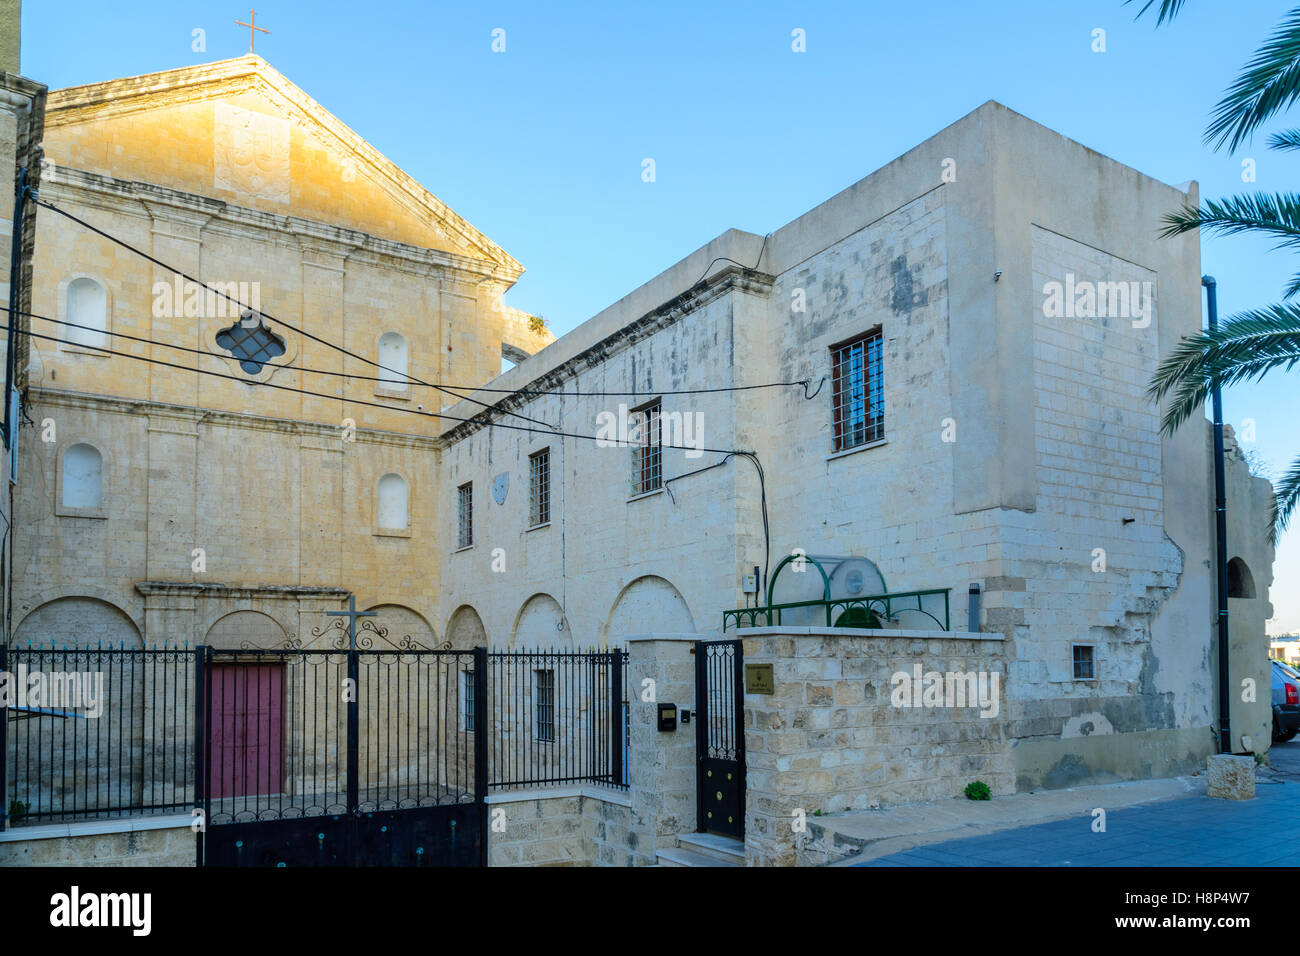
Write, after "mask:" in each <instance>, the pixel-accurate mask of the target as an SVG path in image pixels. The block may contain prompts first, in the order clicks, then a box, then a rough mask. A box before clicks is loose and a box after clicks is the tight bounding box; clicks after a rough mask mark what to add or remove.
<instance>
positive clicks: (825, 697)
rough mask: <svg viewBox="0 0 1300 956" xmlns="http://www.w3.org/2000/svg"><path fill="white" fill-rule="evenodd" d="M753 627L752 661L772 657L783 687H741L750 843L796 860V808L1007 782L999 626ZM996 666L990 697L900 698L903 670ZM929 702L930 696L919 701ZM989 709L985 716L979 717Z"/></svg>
mask: <svg viewBox="0 0 1300 956" xmlns="http://www.w3.org/2000/svg"><path fill="white" fill-rule="evenodd" d="M794 631H795V629H790V628H787V629H784V630H782V629H779V628H755V629H751V630H745V631H742V632H740V633H741V634H742V635H743V637H744V642H745V647H744V650H745V664H746V666H748V665H750V664H757V663H770V664H771V665H772V668H773V678H774V682H775V693H773V694H770V695H764V694H750V693H746V694H745V747H746V761H747V768H748V786H747V792H746V812H745V850H746V857H747V861H748V863H749V864H750V865H752V866H771V865H793V864H794V863H795V842H796V836H798V834H797V833H796V831H795V827H794V826H793V824H794V822H795V820H796V811H798V810H803V811H804V814H805V815H807V816H809V817H811V816H812V815H813V814H814V813H815V812H816V811H818V810H821V811H823V812H835V811H843V810H862V809H867V808H871V807H879V806H885V805H889V804H898V803H904V802H910V801H919V800H936V799H943V798H947V797H954V796H958V795H960V794H961V793H962V792H963V790H964V789H965V786H966V784H968V783H971V782H972V781H975V780H982V781H983V782H984V783H986V784H988V786H989V787H990V789H991V790H992V791H993V792H994V793H995V794H997V793H1004V794H1005V793H1011V792H1013V790H1014V784H1015V777H1014V774H1013V773H1012V770H1011V759H1010V754H1009V748H1008V740H1007V736H1006V730H1005V722H1004V718H1003V714H1002V710H1001V708H1002V704H1003V695H1002V686H1001V685H1002V682H1003V681H1004V680H1005V675H1006V661H1005V656H1004V648H1003V642H1002V638H1001V635H992V634H979V635H975V636H972V635H970V634H969V633H967V632H962V633H961V634H960V636H955V635H953V634H951V633H945V632H939V631H935V632H921V631H898V632H894V633H892V634H891V633H889V632H888V631H866V632H863V631H850V630H844V629H838V630H837V629H832V628H804V629H799V631H798V633H794ZM916 665H920V667H921V671H922V674H923V675H924V674H926V673H928V672H939V673H941V674H946V673H949V672H952V673H954V674H955V673H959V672H960V673H971V672H973V673H977V674H983V675H985V677H986V678H987V679H988V681H989V683H988V685H987V686H988V687H989V688H990V690H991V689H992V688H993V687H994V684H993V683H992V681H993V678H994V676H996V678H997V685H996V687H997V693H996V695H991V697H990V699H989V700H988V701H986V702H982V703H986V704H987V706H986V707H984V708H983V709H981V707H978V706H970V707H960V706H951V703H952V701H951V700H950V701H948V702H946V703H943V704H941V705H940V706H897V705H896V703H895V698H894V690H895V686H896V685H895V684H894V682H892V680H891V678H892V677H893V675H895V674H896V673H898V672H903V673H906V674H907V675H909V677H910V676H912V675H914V673H915V672H914V667H915V666H916ZM922 703H923V704H924V699H923V701H922ZM983 713H987V716H982V714H983Z"/></svg>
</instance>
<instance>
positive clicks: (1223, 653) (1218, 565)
mask: <svg viewBox="0 0 1300 956" xmlns="http://www.w3.org/2000/svg"><path fill="white" fill-rule="evenodd" d="M1201 285H1203V286H1205V302H1206V310H1207V311H1208V313H1209V318H1210V331H1214V330H1215V329H1216V328H1218V327H1219V298H1218V283H1216V282H1215V281H1214V276H1201ZM1210 395H1211V407H1212V409H1213V413H1214V550H1215V556H1214V557H1215V560H1214V578H1215V583H1216V584H1217V585H1218V587H1217V591H1218V612H1219V614H1218V628H1219V629H1218V637H1219V753H1224V754H1230V753H1232V732H1231V728H1230V726H1229V713H1228V710H1229V697H1228V694H1229V685H1228V502H1227V495H1226V494H1225V492H1224V481H1223V396H1222V395H1221V394H1220V393H1219V385H1218V383H1217V382H1216V383H1215V384H1214V387H1213V388H1212V389H1211V391H1210Z"/></svg>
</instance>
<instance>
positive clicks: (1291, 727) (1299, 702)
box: [1272, 661, 1300, 741]
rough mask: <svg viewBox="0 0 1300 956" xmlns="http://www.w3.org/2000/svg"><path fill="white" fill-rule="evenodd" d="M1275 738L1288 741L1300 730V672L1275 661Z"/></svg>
mask: <svg viewBox="0 0 1300 956" xmlns="http://www.w3.org/2000/svg"><path fill="white" fill-rule="evenodd" d="M1272 664H1273V739H1274V740H1276V741H1287V740H1290V739H1291V738H1292V737H1294V736H1295V735H1296V732H1297V731H1300V672H1297V671H1296V670H1295V669H1294V668H1292V667H1288V666H1287V665H1286V664H1283V663H1282V662H1281V661H1273V662H1272Z"/></svg>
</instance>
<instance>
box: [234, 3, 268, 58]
mask: <svg viewBox="0 0 1300 956" xmlns="http://www.w3.org/2000/svg"><path fill="white" fill-rule="evenodd" d="M248 19H249V20H251V21H252V22H251V23H245V22H244V21H243V20H236V21H235V26H237V27H248V52H249V53H252V52H253V39H254V38H255V37H256V36H257V34H256V33H254V32H253V31H254V30H261V31H262V32H263V33H267V34H269V33H270V32H271V31H270V30H268V29H266V28H265V27H259V26H258V25H257V11H256V10H249V11H248Z"/></svg>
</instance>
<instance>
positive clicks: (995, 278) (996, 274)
mask: <svg viewBox="0 0 1300 956" xmlns="http://www.w3.org/2000/svg"><path fill="white" fill-rule="evenodd" d="M1001 278H1002V270H1001V269H998V270H997V271H996V272H994V273H993V281H994V282H997V281H998V280H999V279H1001Z"/></svg>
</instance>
